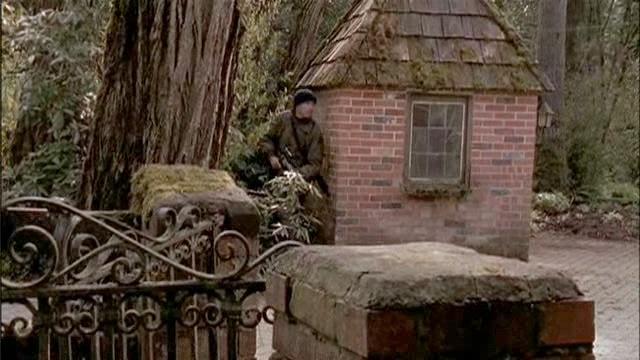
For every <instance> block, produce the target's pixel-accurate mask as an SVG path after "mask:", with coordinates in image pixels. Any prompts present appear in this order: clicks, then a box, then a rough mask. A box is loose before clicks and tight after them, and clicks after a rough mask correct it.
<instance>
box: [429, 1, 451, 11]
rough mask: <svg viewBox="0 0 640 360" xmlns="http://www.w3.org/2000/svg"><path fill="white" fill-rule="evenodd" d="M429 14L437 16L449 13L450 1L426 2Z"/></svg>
mask: <svg viewBox="0 0 640 360" xmlns="http://www.w3.org/2000/svg"><path fill="white" fill-rule="evenodd" d="M426 3H427V7H428V8H429V12H432V13H436V14H448V13H449V0H426Z"/></svg>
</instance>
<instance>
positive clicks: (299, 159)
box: [260, 111, 334, 244]
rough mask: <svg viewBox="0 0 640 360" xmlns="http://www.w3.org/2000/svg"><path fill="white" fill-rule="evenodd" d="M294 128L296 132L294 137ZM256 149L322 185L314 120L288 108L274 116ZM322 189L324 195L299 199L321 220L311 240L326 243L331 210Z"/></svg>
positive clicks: (331, 225) (319, 135)
mask: <svg viewBox="0 0 640 360" xmlns="http://www.w3.org/2000/svg"><path fill="white" fill-rule="evenodd" d="M294 131H297V134H298V138H297V139H296V137H295V135H294ZM298 143H299V146H298ZM260 148H261V150H262V152H263V153H264V154H265V155H266V156H267V158H268V157H270V156H276V157H278V158H279V159H280V161H281V163H282V162H283V160H286V161H288V162H290V165H291V166H292V167H293V169H292V170H295V171H297V172H299V173H300V174H301V175H302V176H303V177H304V178H305V180H307V181H310V182H312V183H316V185H319V187H320V188H323V187H326V185H324V186H322V185H320V184H324V180H323V179H322V165H323V159H324V141H323V138H322V131H321V130H320V127H319V126H318V125H317V124H316V123H315V121H313V120H311V121H308V122H303V121H300V120H298V119H296V118H295V117H294V116H293V113H292V112H291V111H285V112H283V113H282V114H280V115H279V116H278V118H277V119H276V120H275V122H274V123H273V125H272V126H271V128H270V129H269V132H268V133H267V134H266V136H265V137H264V139H262V141H261V142H260ZM305 152H306V156H305ZM282 165H283V166H285V164H282ZM323 190H324V191H325V194H324V196H322V197H321V198H318V197H316V196H305V197H304V198H303V199H301V201H302V204H303V206H304V208H305V212H306V213H307V214H309V215H312V216H313V217H315V218H317V219H318V220H320V222H321V223H322V225H321V226H320V228H319V229H318V230H319V232H318V234H317V236H316V238H314V239H313V240H312V243H314V244H329V243H331V242H332V240H333V231H334V220H333V210H332V206H331V201H330V199H329V196H328V193H326V189H323Z"/></svg>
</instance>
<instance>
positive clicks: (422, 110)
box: [413, 104, 429, 127]
mask: <svg viewBox="0 0 640 360" xmlns="http://www.w3.org/2000/svg"><path fill="white" fill-rule="evenodd" d="M427 124H429V105H422V104H415V105H414V106H413V126H424V127H426V126H427Z"/></svg>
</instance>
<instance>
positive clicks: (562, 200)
mask: <svg viewBox="0 0 640 360" xmlns="http://www.w3.org/2000/svg"><path fill="white" fill-rule="evenodd" d="M570 207H571V202H570V201H569V199H567V197H565V196H564V195H562V194H560V193H539V194H536V197H535V201H534V203H533V208H534V209H535V210H537V211H539V212H542V213H545V214H549V215H555V214H562V213H564V212H566V211H567V210H569V208H570Z"/></svg>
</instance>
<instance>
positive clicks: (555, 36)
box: [537, 0, 567, 120]
mask: <svg viewBox="0 0 640 360" xmlns="http://www.w3.org/2000/svg"><path fill="white" fill-rule="evenodd" d="M566 15H567V0H540V22H539V31H538V52H537V53H538V61H539V62H540V66H541V69H542V71H544V72H545V73H546V74H547V76H549V78H550V80H551V82H552V83H553V85H554V86H555V88H556V89H555V91H553V92H551V93H548V94H545V95H543V96H542V98H543V100H544V101H546V102H547V103H548V104H549V106H551V108H552V109H553V111H554V112H555V113H556V115H557V116H556V120H557V119H558V116H560V115H561V114H562V110H563V106H564V101H563V99H564V77H565V49H566V48H565V41H566V21H567V16H566Z"/></svg>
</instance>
